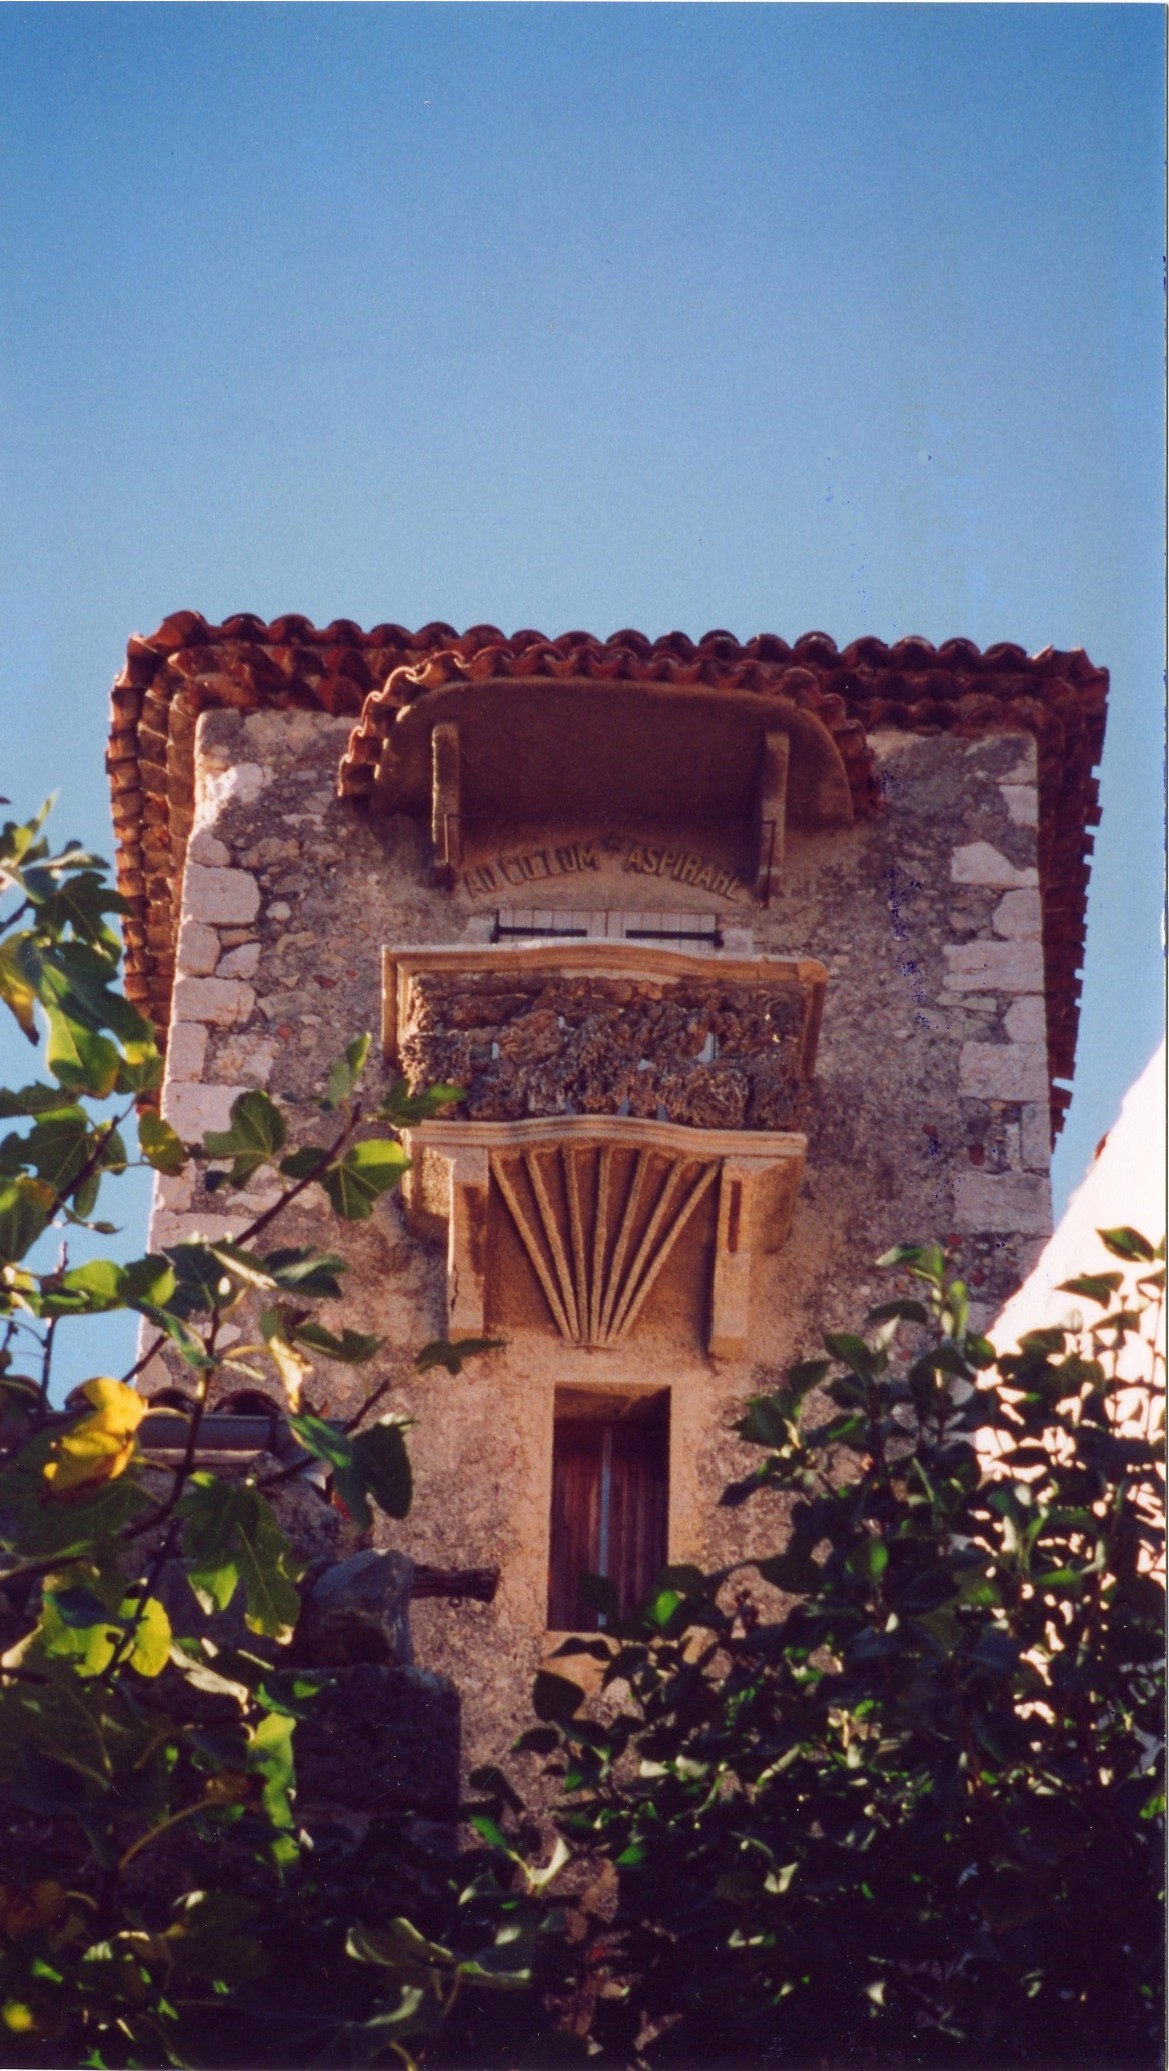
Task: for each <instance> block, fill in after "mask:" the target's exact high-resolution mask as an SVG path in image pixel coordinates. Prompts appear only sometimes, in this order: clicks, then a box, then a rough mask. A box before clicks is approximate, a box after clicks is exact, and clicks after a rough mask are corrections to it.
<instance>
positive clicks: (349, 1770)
mask: <svg viewBox="0 0 1169 2071" xmlns="http://www.w3.org/2000/svg"><path fill="white" fill-rule="evenodd" d="M459 1737H460V1733H459V1698H458V1692H457V1691H456V1689H455V1687H454V1684H453V1683H451V1682H448V1681H447V1678H446V1677H445V1676H437V1675H430V1674H428V1673H427V1671H426V1670H425V1669H421V1668H391V1667H385V1666H382V1665H380V1664H377V1663H373V1662H359V1663H358V1664H357V1665H356V1666H355V1667H353V1668H342V1669H338V1671H337V1673H336V1675H335V1676H334V1677H333V1679H332V1680H331V1681H330V1682H327V1683H325V1684H324V1685H323V1687H322V1688H321V1689H320V1691H319V1692H318V1694H317V1696H316V1697H314V1699H313V1702H312V1704H311V1706H310V1707H309V1710H308V1714H307V1715H306V1717H305V1718H304V1720H303V1721H302V1722H301V1724H300V1725H298V1726H297V1729H296V1785H297V1802H298V1806H300V1805H303V1804H306V1803H307V1804H319V1803H320V1802H321V1801H322V1800H323V1801H325V1802H327V1803H331V1804H336V1805H342V1806H347V1807H350V1808H352V1809H355V1810H359V1811H361V1812H362V1813H365V1814H367V1815H368V1816H369V1817H370V1818H372V1819H378V1818H384V1817H386V1816H387V1815H388V1814H391V1813H403V1812H419V1813H425V1814H426V1815H427V1816H428V1817H430V1818H432V1819H453V1818H454V1817H455V1815H456V1812H457V1808H458V1797H459Z"/></svg>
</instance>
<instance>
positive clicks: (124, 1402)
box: [45, 1374, 146, 1497]
mask: <svg viewBox="0 0 1169 2071" xmlns="http://www.w3.org/2000/svg"><path fill="white" fill-rule="evenodd" d="M81 1392H82V1394H83V1395H84V1396H85V1398H86V1400H87V1401H88V1402H92V1404H93V1413H92V1415H91V1416H88V1417H82V1419H81V1422H80V1423H79V1424H74V1426H73V1428H72V1430H70V1431H66V1432H65V1433H64V1434H63V1435H62V1437H60V1438H59V1439H58V1440H57V1443H56V1444H55V1446H54V1447H53V1454H52V1458H51V1459H50V1460H49V1461H48V1462H47V1463H46V1465H45V1480H46V1481H47V1482H48V1484H49V1487H50V1488H51V1490H52V1493H53V1494H54V1496H61V1497H67V1496H73V1495H77V1494H78V1493H79V1492H81V1491H82V1490H84V1489H88V1488H98V1487H100V1486H101V1484H102V1483H103V1482H107V1481H114V1480H116V1479H117V1477H118V1475H119V1474H124V1473H125V1471H126V1469H127V1467H128V1466H129V1465H130V1462H131V1460H132V1459H133V1458H134V1452H135V1439H134V1433H135V1431H136V1430H137V1429H138V1426H139V1424H140V1423H141V1422H142V1418H143V1416H144V1415H145V1413H146V1404H145V1402H144V1401H143V1399H142V1397H141V1395H139V1394H137V1393H136V1392H135V1390H134V1389H133V1388H128V1387H127V1386H126V1384H125V1382H124V1381H115V1380H112V1379H111V1378H110V1377H109V1376H108V1375H105V1374H103V1375H99V1377H98V1378H97V1380H94V1381H87V1382H86V1383H85V1386H84V1388H83V1389H82V1391H81Z"/></svg>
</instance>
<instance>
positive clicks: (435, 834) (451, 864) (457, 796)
mask: <svg viewBox="0 0 1169 2071" xmlns="http://www.w3.org/2000/svg"><path fill="white" fill-rule="evenodd" d="M430 755H431V789H430V832H431V838H432V840H433V842H434V876H435V882H436V883H437V884H441V885H448V886H450V885H453V884H454V882H455V880H456V878H457V876H458V872H459V867H460V865H461V863H462V860H463V800H462V755H461V751H460V747H459V729H458V726H457V724H456V723H455V722H454V721H451V720H446V721H444V722H443V723H442V724H441V725H439V726H436V727H435V729H434V732H433V733H432V734H431V736H430Z"/></svg>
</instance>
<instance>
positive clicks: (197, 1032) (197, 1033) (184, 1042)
mask: <svg viewBox="0 0 1169 2071" xmlns="http://www.w3.org/2000/svg"><path fill="white" fill-rule="evenodd" d="M206 1055H207V1029H206V1025H205V1023H203V1022H202V1021H179V1022H176V1023H174V1024H173V1025H172V1027H171V1032H170V1037H169V1040H168V1042H167V1046H166V1070H167V1077H168V1078H170V1079H183V1080H189V1079H198V1078H201V1077H202V1076H203V1063H204V1059H205V1058H206Z"/></svg>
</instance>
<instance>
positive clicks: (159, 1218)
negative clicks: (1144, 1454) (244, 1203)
mask: <svg viewBox="0 0 1169 2071" xmlns="http://www.w3.org/2000/svg"><path fill="white" fill-rule="evenodd" d="M246 1229H247V1223H246V1222H244V1221H243V1220H241V1218H240V1217H239V1216H237V1215H216V1214H215V1213H214V1211H213V1210H211V1209H205V1210H203V1211H202V1213H200V1214H198V1215H171V1214H170V1213H169V1212H167V1211H166V1210H163V1209H160V1210H159V1211H158V1213H157V1214H156V1215H155V1216H154V1217H153V1218H152V1220H151V1224H150V1242H151V1244H152V1246H153V1247H154V1249H155V1250H158V1249H159V1248H160V1247H161V1248H165V1247H166V1246H168V1245H171V1244H195V1243H197V1242H200V1241H201V1242H203V1243H209V1244H220V1243H222V1242H223V1240H224V1238H227V1239H228V1240H229V1241H230V1242H232V1243H237V1242H238V1241H239V1239H240V1238H241V1237H242V1236H243V1233H244V1231H245V1230H246Z"/></svg>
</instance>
